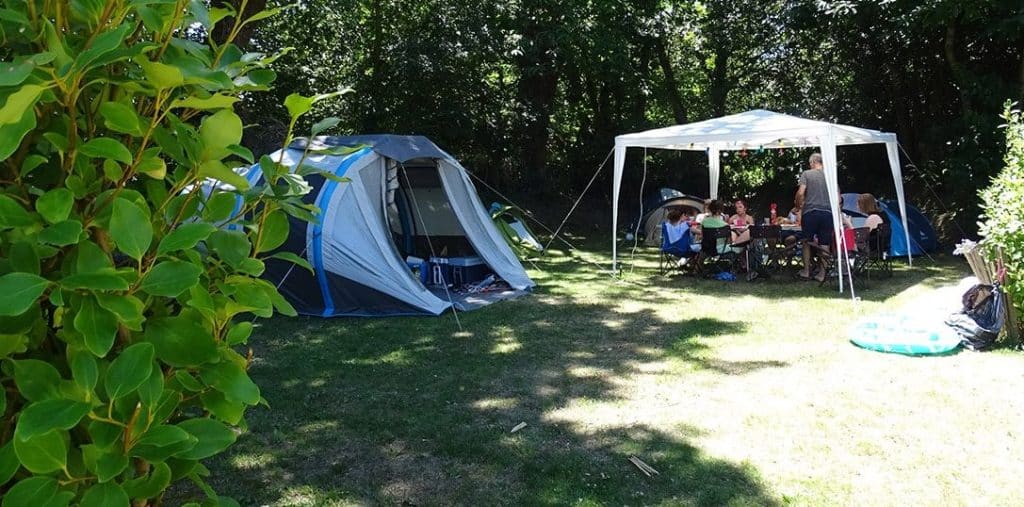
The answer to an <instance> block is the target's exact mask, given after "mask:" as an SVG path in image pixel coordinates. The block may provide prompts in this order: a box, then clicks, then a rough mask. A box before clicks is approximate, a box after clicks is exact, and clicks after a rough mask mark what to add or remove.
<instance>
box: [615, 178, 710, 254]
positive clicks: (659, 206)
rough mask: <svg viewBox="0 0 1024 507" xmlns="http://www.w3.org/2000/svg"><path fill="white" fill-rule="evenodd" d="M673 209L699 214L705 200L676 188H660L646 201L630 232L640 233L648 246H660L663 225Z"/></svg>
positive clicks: (630, 227) (702, 209)
mask: <svg viewBox="0 0 1024 507" xmlns="http://www.w3.org/2000/svg"><path fill="white" fill-rule="evenodd" d="M672 209H678V210H680V211H685V212H693V213H694V214H697V213H700V212H702V211H704V199H701V198H700V197H697V196H694V195H688V194H684V193H682V192H680V191H678V190H676V189H674V188H667V187H663V188H659V189H658V190H657V192H652V193H651V194H649V195H648V196H647V198H646V199H644V206H643V210H642V211H641V213H640V217H639V218H637V219H636V220H634V221H633V223H632V224H630V226H629V229H628V231H629V232H634V231H637V232H639V234H640V235H642V237H643V239H644V245H646V246H659V245H661V223H662V222H664V221H665V218H666V217H667V216H668V212H669V211H670V210H672Z"/></svg>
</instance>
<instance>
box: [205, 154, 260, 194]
mask: <svg viewBox="0 0 1024 507" xmlns="http://www.w3.org/2000/svg"><path fill="white" fill-rule="evenodd" d="M199 176H201V177H203V178H210V179H214V180H217V181H221V182H224V183H227V184H228V185H231V186H233V187H235V188H237V189H238V190H246V189H248V188H249V181H248V180H246V179H245V177H244V176H242V175H241V174H238V173H236V172H235V171H232V170H231V169H228V166H226V165H224V163H223V162H221V161H220V160H207V161H205V162H203V163H201V164H199Z"/></svg>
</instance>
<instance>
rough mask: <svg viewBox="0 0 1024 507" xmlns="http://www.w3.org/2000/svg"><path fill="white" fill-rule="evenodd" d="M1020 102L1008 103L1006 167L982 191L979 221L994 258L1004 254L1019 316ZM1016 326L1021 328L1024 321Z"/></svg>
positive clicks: (1023, 181) (1023, 244)
mask: <svg viewBox="0 0 1024 507" xmlns="http://www.w3.org/2000/svg"><path fill="white" fill-rule="evenodd" d="M1015 106H1016V104H1012V103H1007V104H1006V110H1005V112H1004V113H1003V119H1004V120H1006V124H1005V129H1006V156H1005V158H1004V159H1003V160H1004V162H1005V166H1004V167H1003V169H1002V170H1001V171H1000V172H999V174H998V175H997V176H996V177H995V178H993V179H992V184H991V185H990V186H989V187H988V188H986V189H984V190H982V191H981V201H982V208H983V213H982V216H981V221H980V222H979V223H978V226H979V232H980V234H981V235H982V236H983V237H984V240H983V242H982V244H983V245H984V246H985V251H986V254H987V255H988V256H989V257H990V258H992V259H993V260H994V259H995V258H996V257H998V255H999V253H1000V252H1001V253H1002V258H1003V259H1004V260H1005V262H1006V288H1007V289H1008V290H1009V292H1010V294H1011V296H1012V302H1013V305H1014V307H1015V308H1016V310H1017V312H1016V313H1017V315H1018V316H1021V315H1024V118H1022V116H1021V111H1020V110H1019V109H1016V108H1015ZM1016 325H1017V326H1018V327H1019V326H1020V322H1017V323H1016Z"/></svg>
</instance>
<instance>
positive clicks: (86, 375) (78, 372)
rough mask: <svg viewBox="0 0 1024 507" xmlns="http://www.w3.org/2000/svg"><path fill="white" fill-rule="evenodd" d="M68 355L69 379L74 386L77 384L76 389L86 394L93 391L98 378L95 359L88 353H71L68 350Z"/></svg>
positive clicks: (98, 372)
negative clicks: (69, 357) (69, 358)
mask: <svg viewBox="0 0 1024 507" xmlns="http://www.w3.org/2000/svg"><path fill="white" fill-rule="evenodd" d="M68 355H70V356H71V360H70V361H69V364H70V366H71V378H72V379H74V381H75V384H78V387H81V388H82V389H83V390H85V391H87V392H88V391H92V390H93V389H95V388H96V382H98V380H99V377H100V371H99V366H98V365H97V364H96V357H95V356H93V355H92V353H90V352H88V351H80V350H79V351H75V352H71V351H70V348H69V353H68Z"/></svg>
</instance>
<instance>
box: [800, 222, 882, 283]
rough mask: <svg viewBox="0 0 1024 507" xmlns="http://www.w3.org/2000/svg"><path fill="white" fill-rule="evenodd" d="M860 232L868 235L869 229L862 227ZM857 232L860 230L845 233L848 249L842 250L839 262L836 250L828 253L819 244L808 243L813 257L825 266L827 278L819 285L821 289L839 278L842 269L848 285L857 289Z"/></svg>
mask: <svg viewBox="0 0 1024 507" xmlns="http://www.w3.org/2000/svg"><path fill="white" fill-rule="evenodd" d="M860 230H861V231H862V232H861V234H867V230H868V229H867V228H866V227H861V228H860ZM857 231H858V229H854V230H852V231H851V230H849V229H847V230H844V231H843V234H844V235H845V238H844V240H845V246H846V248H845V249H843V250H842V254H841V255H840V256H839V262H836V254H835V251H834V250H832V249H829V250H828V251H826V250H825V249H824V248H823V247H821V246H820V245H818V244H817V243H814V242H811V243H808V244H809V245H811V253H812V256H814V257H816V258H817V259H818V260H819V262H820V263H821V264H824V266H825V278H823V279H822V280H821V282H819V283H818V286H819V287H820V286H824V285H825V284H826V283H829V282H830V281H832V280H833V279H835V278H836V277H838V276H839V270H840V269H842V270H843V277H844V279H845V280H846V285H850V286H853V287H854V288H856V287H857V286H856V285H855V284H856V283H858V280H857V279H858V278H859V277H858V276H857V269H856V268H857V263H858V258H859V255H860V254H859V252H858V251H857V234H858V233H857ZM840 246H842V245H836V247H837V248H838V247H840ZM847 268H849V269H847Z"/></svg>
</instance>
